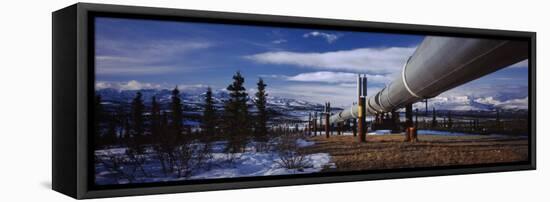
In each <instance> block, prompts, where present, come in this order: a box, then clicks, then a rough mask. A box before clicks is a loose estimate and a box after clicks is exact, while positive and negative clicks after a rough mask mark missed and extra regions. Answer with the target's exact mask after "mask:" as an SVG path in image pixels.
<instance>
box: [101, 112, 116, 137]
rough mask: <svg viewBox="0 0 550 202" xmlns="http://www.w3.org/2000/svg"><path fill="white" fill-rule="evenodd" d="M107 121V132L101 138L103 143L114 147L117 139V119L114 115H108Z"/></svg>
mask: <svg viewBox="0 0 550 202" xmlns="http://www.w3.org/2000/svg"><path fill="white" fill-rule="evenodd" d="M108 117H109V118H108V120H107V131H106V132H105V135H104V137H103V142H104V143H105V144H107V145H114V144H115V143H116V139H117V130H116V129H117V118H116V115H115V114H114V113H111V114H109V116H108Z"/></svg>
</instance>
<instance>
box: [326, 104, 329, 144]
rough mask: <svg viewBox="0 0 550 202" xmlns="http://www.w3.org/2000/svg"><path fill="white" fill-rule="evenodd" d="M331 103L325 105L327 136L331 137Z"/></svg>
mask: <svg viewBox="0 0 550 202" xmlns="http://www.w3.org/2000/svg"><path fill="white" fill-rule="evenodd" d="M329 121H330V102H327V103H325V135H326V137H327V138H329V137H330V123H329Z"/></svg>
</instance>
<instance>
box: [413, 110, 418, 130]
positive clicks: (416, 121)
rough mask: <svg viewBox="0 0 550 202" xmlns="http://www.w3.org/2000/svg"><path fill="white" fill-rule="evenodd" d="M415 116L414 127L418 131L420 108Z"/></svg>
mask: <svg viewBox="0 0 550 202" xmlns="http://www.w3.org/2000/svg"><path fill="white" fill-rule="evenodd" d="M414 115H415V117H414V127H415V128H417V129H418V108H416V109H415V113H414Z"/></svg>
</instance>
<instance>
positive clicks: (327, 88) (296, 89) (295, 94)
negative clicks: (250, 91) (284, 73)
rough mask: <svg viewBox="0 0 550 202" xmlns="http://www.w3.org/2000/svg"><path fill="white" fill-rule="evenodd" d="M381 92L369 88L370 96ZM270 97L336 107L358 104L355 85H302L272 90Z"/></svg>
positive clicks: (377, 89)
mask: <svg viewBox="0 0 550 202" xmlns="http://www.w3.org/2000/svg"><path fill="white" fill-rule="evenodd" d="M378 91H380V88H376V87H374V88H368V89H367V92H368V93H369V95H370V94H371V93H372V94H374V93H376V92H378ZM269 93H270V95H272V96H277V97H288V98H295V99H301V100H306V101H309V102H313V103H323V102H331V104H332V106H335V107H349V106H351V104H352V103H353V102H357V91H356V88H355V85H350V86H346V85H327V84H313V83H300V84H291V85H286V86H283V87H280V88H275V89H273V88H272V89H270V90H269Z"/></svg>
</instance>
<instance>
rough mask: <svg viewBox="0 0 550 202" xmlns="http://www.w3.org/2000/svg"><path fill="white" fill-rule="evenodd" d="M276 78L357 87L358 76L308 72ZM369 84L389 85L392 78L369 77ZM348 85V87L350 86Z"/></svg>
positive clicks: (341, 73)
mask: <svg viewBox="0 0 550 202" xmlns="http://www.w3.org/2000/svg"><path fill="white" fill-rule="evenodd" d="M273 77H274V78H285V79H286V80H288V81H300V82H323V83H341V84H350V85H351V86H355V83H356V82H357V74H355V73H348V72H329V71H319V72H307V73H301V74H297V75H294V76H278V75H273ZM367 79H368V81H369V82H374V83H382V84H387V83H389V82H391V78H389V77H388V76H385V75H367ZM350 85H346V86H350Z"/></svg>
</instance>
